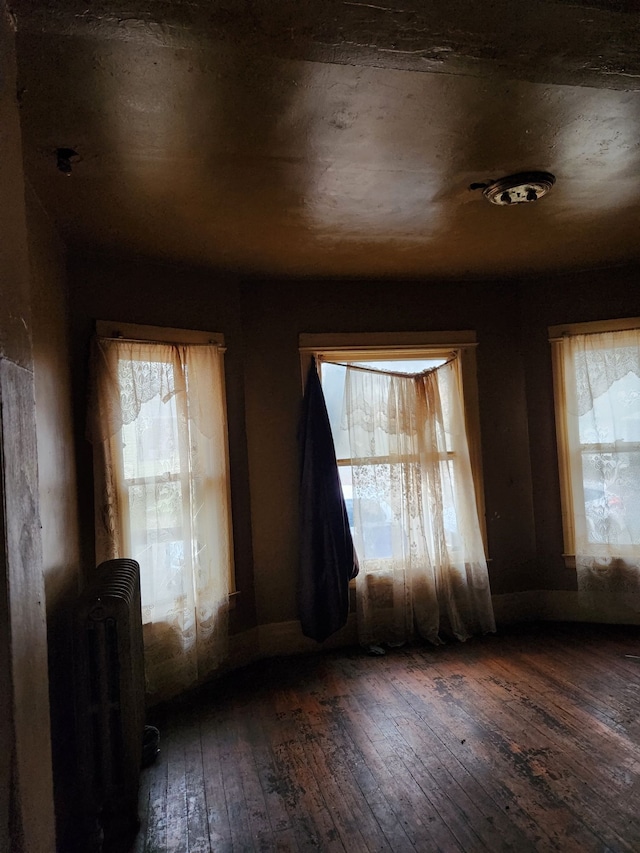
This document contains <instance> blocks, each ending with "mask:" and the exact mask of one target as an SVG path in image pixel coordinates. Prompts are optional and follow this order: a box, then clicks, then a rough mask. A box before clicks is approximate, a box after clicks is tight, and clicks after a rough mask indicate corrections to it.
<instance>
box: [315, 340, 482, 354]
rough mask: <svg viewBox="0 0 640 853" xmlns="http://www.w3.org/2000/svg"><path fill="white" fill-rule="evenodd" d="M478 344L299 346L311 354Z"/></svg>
mask: <svg viewBox="0 0 640 853" xmlns="http://www.w3.org/2000/svg"><path fill="white" fill-rule="evenodd" d="M477 346H478V342H477V341H473V342H471V341H467V342H465V343H455V342H452V343H449V342H447V343H440V344H438V343H435V344H402V345H400V346H389V345H388V344H374V345H366V344H359V345H356V346H349V345H348V344H345V345H344V346H326V347H298V352H300V353H310V354H311V355H317V354H322V353H323V352H335V353H339V352H356V353H357V352H389V353H394V354H395V353H401V352H420V351H426V352H430V351H433V352H436V351H437V350H440V351H442V350H445V351H446V350H453V349H473V348H474V347H477Z"/></svg>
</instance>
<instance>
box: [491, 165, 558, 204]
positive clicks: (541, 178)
mask: <svg viewBox="0 0 640 853" xmlns="http://www.w3.org/2000/svg"><path fill="white" fill-rule="evenodd" d="M555 182H556V179H555V177H554V176H553V175H552V174H551V173H550V172H519V173H518V174H517V175H509V176H508V177H506V178H500V179H499V180H497V181H492V182H491V183H489V184H486V185H485V186H484V188H483V190H482V195H483V196H484V197H485V198H486V199H488V200H489V201H490V202H491V203H492V204H500V205H507V204H526V203H527V202H530V201H537V200H538V199H539V198H542V196H544V195H547V193H548V192H549V191H550V189H551V187H552V186H553V185H554V184H555ZM476 186H477V185H476ZM478 189H479V186H478Z"/></svg>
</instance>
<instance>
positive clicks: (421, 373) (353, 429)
mask: <svg viewBox="0 0 640 853" xmlns="http://www.w3.org/2000/svg"><path fill="white" fill-rule="evenodd" d="M403 337H404V338H405V339H404V340H402V338H403ZM336 338H337V340H335V339H334V341H333V343H332V342H330V341H328V340H324V341H323V340H322V339H321V338H316V337H315V336H301V344H303V345H304V344H306V347H304V346H303V348H302V349H303V353H304V354H307V353H310V354H314V355H315V357H316V364H317V366H318V368H319V372H320V376H321V382H322V385H323V390H324V396H325V401H326V403H327V410H328V414H329V421H330V425H331V429H332V434H333V438H334V446H335V449H336V456H337V462H338V471H339V474H340V480H341V485H342V490H343V494H344V497H345V502H346V506H347V514H348V516H349V522H350V527H351V530H352V534H353V538H354V543H355V547H356V551H357V555H358V561H359V565H360V572H359V574H358V575H357V577H356V582H355V585H356V604H357V617H358V634H359V638H360V641H361V643H363V644H364V645H370V646H371V645H373V646H380V644H381V643H385V642H387V643H390V644H397V643H402V642H404V641H405V640H408V639H410V638H412V637H413V636H415V635H418V636H421V637H423V638H424V639H428V640H430V641H432V642H433V643H435V644H438V643H439V642H440V641H441V640H440V631H441V630H446V631H448V632H450V633H453V634H454V635H455V636H456V637H458V638H459V639H466V638H467V637H469V636H470V635H471V634H473V633H479V632H484V631H492V630H495V624H494V621H493V611H492V607H491V597H490V590H489V583H488V573H487V566H486V559H485V551H484V546H483V538H482V526H481V523H480V517H481V516H480V514H479V512H478V503H479V504H480V506H482V503H481V502H478V503H477V502H476V500H475V494H476V488H477V486H478V480H476V481H474V477H473V474H472V464H471V462H470V456H471V454H470V450H469V441H468V435H469V434H470V433H471V432H473V435H474V437H475V439H476V441H475V442H474V449H475V450H476V452H477V449H478V442H477V436H478V431H477V429H473V430H470V429H469V423H474V416H475V415H476V414H477V410H476V409H475V406H474V405H473V403H474V401H475V398H474V396H473V394H472V393H470V395H469V403H470V405H469V410H467V406H466V402H467V400H466V399H465V397H464V396H463V394H462V389H463V388H464V387H465V385H466V383H465V382H464V375H465V365H466V369H467V375H466V378H467V380H468V387H469V388H470V389H473V388H475V384H474V378H475V377H474V376H473V369H472V367H473V353H474V340H473V335H472V334H471V333H458V334H457V335H456V336H455V337H453V336H451V335H442V336H440V340H437V341H434V342H430V341H428V340H427V341H424V340H423V341H420V340H419V339H417V338H418V336H411V335H407V336H406V337H405V336H401V338H400V340H399V341H398V340H396V341H392V340H389V338H388V336H384V335H379V336H370V335H364V336H358V335H353V336H348V338H349V340H348V341H345V342H344V343H343V344H342V345H341V341H340V336H336ZM407 338H408V339H409V340H407ZM314 343H315V344H316V346H315V347H314V346H313V344H314ZM470 368H471V369H470ZM474 426H475V423H474ZM477 459H478V457H477V455H476V456H475V461H476V462H477ZM476 474H478V475H479V471H478V469H477V468H476ZM478 479H479V476H478Z"/></svg>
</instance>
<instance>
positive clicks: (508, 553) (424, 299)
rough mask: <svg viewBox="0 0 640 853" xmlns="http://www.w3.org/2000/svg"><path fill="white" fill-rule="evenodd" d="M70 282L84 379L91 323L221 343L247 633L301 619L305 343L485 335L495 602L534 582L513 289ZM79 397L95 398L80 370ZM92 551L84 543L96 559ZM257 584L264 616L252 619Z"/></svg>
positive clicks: (131, 277)
mask: <svg viewBox="0 0 640 853" xmlns="http://www.w3.org/2000/svg"><path fill="white" fill-rule="evenodd" d="M69 269H70V281H71V287H72V306H73V308H72V311H73V317H74V321H73V322H74V341H75V343H74V346H75V350H74V354H75V356H74V357H75V359H76V361H77V363H78V364H79V365H84V364H86V348H87V344H88V339H89V336H90V333H91V328H92V323H93V321H94V320H95V319H96V318H102V319H116V320H123V321H124V320H127V321H131V322H138V323H151V324H158V325H171V326H184V327H187V328H210V329H212V330H216V331H222V332H224V333H225V336H226V340H227V346H228V351H227V356H226V361H227V389H228V393H229V433H230V454H231V464H232V494H233V514H234V529H235V540H234V544H235V549H236V567H237V575H238V583H239V587H240V589H241V590H242V591H243V594H242V595H241V596H240V601H239V603H238V608H239V609H240V613H239V614H238V615H237V617H236V628H237V629H239V628H241V627H247V628H248V627H250V626H251V624H252V622H251V618H253V620H254V623H255V619H256V615H257V622H258V624H259V625H273V624H281V623H289V622H291V621H292V620H295V619H296V618H297V610H296V584H297V544H298V537H297V481H298V459H297V447H296V431H297V420H298V413H299V406H300V400H301V389H302V386H301V375H300V361H299V356H298V335H299V334H300V332H332V331H354V332H357V331H381V330H385V331H394V330H396V331H421V330H456V329H475V330H476V332H477V334H478V341H479V347H478V381H479V384H480V405H481V411H480V415H481V428H482V436H483V465H484V469H485V487H486V497H487V506H486V509H487V527H488V538H489V552H490V558H491V563H490V572H491V582H492V588H493V590H494V592H497V593H501V592H513V591H517V590H521V589H526V588H528V586H529V585H530V584H531V583H532V582H533V581H532V579H533V578H534V577H535V538H534V527H533V507H532V502H531V472H530V460H529V455H528V432H527V416H526V405H525V383H524V372H523V369H522V363H521V357H520V351H519V328H518V323H519V308H518V299H517V289H516V288H515V287H514V286H513V284H511V283H506V284H504V285H490V284H481V283H473V282H469V283H457V284H456V283H452V284H447V285H446V286H443V287H439V286H437V285H434V284H425V283H422V282H414V281H408V282H403V283H401V284H398V283H396V282H393V283H390V284H387V283H384V282H372V283H367V282H349V281H346V282H335V281H334V282H322V281H305V282H297V281H296V282H294V281H262V280H259V279H252V280H245V281H244V282H243V283H242V285H240V284H239V282H238V281H237V280H236V279H234V278H233V277H232V276H229V275H227V276H224V277H223V276H220V275H219V274H216V273H209V272H205V271H198V270H189V269H179V268H172V267H168V266H166V267H165V266H160V265H155V264H150V263H145V262H143V261H141V260H140V259H138V260H127V259H122V260H116V259H113V258H111V259H108V258H106V257H101V256H98V255H96V256H91V255H85V256H77V257H75V258H72V259H71V261H70V267H69ZM176 282H177V283H178V291H177V293H176V289H175V288H176ZM76 394H77V395H79V396H80V397H82V398H84V396H85V394H86V376H85V372H84V367H82V368H81V370H79V372H78V375H77V377H76ZM79 426H81V425H79ZM245 428H246V433H245ZM79 447H80V456H79V459H80V460H81V464H80V488H81V504H83V505H85V506H87V507H88V506H89V504H90V500H91V489H90V481H89V480H90V478H89V477H88V476H86V475H85V472H86V471H89V470H90V456H89V451H88V446H86V445H85V444H84V440H83V439H80V444H79ZM247 461H248V467H247ZM91 524H92V519H91V517H90V513H89V512H88V511H85V512H84V515H83V523H82V526H83V527H86V529H87V530H90V529H91ZM91 547H92V543H91V542H90V541H88V542H87V545H86V551H85V553H86V554H87V558H88V556H89V555H90V552H91ZM252 567H253V568H252ZM252 571H253V574H252ZM254 582H255V607H256V611H257V612H256V613H253V614H250V613H249V608H250V602H249V601H248V598H249V595H250V596H251V601H252V602H253V584H254ZM249 617H251V618H249Z"/></svg>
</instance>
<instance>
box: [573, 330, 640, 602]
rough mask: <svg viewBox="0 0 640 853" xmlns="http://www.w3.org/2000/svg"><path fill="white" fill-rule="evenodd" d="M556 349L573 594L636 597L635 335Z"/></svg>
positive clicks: (639, 537) (597, 337)
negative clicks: (561, 373)
mask: <svg viewBox="0 0 640 853" xmlns="http://www.w3.org/2000/svg"><path fill="white" fill-rule="evenodd" d="M562 347H563V356H564V358H563V366H564V372H565V383H564V384H565V394H566V403H565V406H566V408H565V413H564V416H565V418H566V427H567V430H566V432H567V440H568V444H569V457H570V458H569V467H570V471H571V497H572V503H573V519H574V525H575V549H576V569H577V575H578V589H579V590H580V591H582V592H584V593H590V594H593V595H595V596H596V599H597V595H598V594H599V593H603V592H607V593H608V592H614V593H617V592H618V593H625V594H628V593H637V594H640V330H639V329H630V330H626V331H616V332H602V333H594V334H586V335H569V336H567V337H566V338H565V339H564V340H563V343H562Z"/></svg>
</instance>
